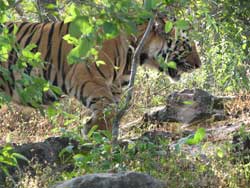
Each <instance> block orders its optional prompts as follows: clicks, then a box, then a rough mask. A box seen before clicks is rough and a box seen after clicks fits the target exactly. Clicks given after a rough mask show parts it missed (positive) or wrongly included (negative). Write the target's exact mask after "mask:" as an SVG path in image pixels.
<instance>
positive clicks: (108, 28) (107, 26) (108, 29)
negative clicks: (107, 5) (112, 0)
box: [103, 22, 119, 38]
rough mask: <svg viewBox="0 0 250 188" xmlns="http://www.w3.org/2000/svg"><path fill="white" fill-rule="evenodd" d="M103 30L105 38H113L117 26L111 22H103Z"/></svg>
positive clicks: (116, 32) (116, 31)
mask: <svg viewBox="0 0 250 188" xmlns="http://www.w3.org/2000/svg"><path fill="white" fill-rule="evenodd" d="M103 30H104V32H105V34H106V36H107V38H113V37H115V36H116V35H117V34H118V33H119V32H118V29H117V26H116V25H115V24H114V23H112V22H105V23H104V24H103Z"/></svg>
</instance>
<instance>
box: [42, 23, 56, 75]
mask: <svg viewBox="0 0 250 188" xmlns="http://www.w3.org/2000/svg"><path fill="white" fill-rule="evenodd" d="M54 27H55V23H52V25H51V28H50V31H49V34H48V42H47V46H46V47H47V48H48V49H47V53H46V55H45V59H44V60H45V61H47V62H49V61H51V62H49V68H48V70H47V79H50V74H51V69H52V63H53V62H52V61H53V59H52V58H51V51H52V37H53V33H54ZM46 47H45V48H46Z"/></svg>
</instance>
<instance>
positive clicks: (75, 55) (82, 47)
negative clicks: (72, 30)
mask: <svg viewBox="0 0 250 188" xmlns="http://www.w3.org/2000/svg"><path fill="white" fill-rule="evenodd" d="M93 46H94V42H93V41H92V40H89V39H88V38H86V37H84V38H81V39H80V42H79V45H78V46H76V47H75V48H73V49H72V50H71V51H70V53H69V55H68V57H67V60H68V63H69V64H73V63H76V62H79V61H80V60H81V58H82V57H87V55H88V52H89V50H90V49H91V48H92V47H93Z"/></svg>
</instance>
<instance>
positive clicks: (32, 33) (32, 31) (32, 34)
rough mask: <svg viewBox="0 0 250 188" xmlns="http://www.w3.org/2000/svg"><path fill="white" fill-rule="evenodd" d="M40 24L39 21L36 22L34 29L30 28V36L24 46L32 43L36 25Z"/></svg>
mask: <svg viewBox="0 0 250 188" xmlns="http://www.w3.org/2000/svg"><path fill="white" fill-rule="evenodd" d="M38 24H39V23H36V24H34V25H33V27H32V29H31V30H30V36H29V37H28V38H27V40H26V41H25V44H24V47H26V46H27V45H28V44H30V41H31V39H32V37H33V36H34V32H35V29H36V26H37V25H38Z"/></svg>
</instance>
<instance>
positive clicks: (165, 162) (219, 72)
mask: <svg viewBox="0 0 250 188" xmlns="http://www.w3.org/2000/svg"><path fill="white" fill-rule="evenodd" d="M160 3H161V4H162V6H160V7H159V4H160ZM156 7H157V9H158V10H159V11H165V12H166V14H167V16H168V17H169V18H172V17H175V18H176V19H177V21H178V20H185V22H189V23H191V25H192V31H191V32H189V37H190V38H191V39H194V40H195V41H197V45H198V49H199V53H200V56H201V60H202V67H201V68H200V69H199V70H197V71H195V72H193V73H191V74H186V75H184V76H183V77H182V79H181V81H180V82H178V83H171V82H170V81H169V79H168V78H167V76H166V75H163V74H159V73H156V72H153V71H151V70H147V69H144V68H140V69H139V71H138V74H137V79H136V85H135V92H134V97H133V101H132V104H133V105H132V107H131V108H130V112H129V113H128V114H127V115H126V116H125V117H124V118H123V123H125V122H133V121H137V120H138V119H139V118H141V117H142V115H143V113H144V112H145V111H146V110H147V109H149V108H151V107H155V106H159V105H162V104H164V102H165V100H166V96H167V95H168V94H170V93H171V92H173V91H178V90H182V89H186V88H190V89H192V88H201V89H204V90H206V91H209V92H211V93H212V94H215V95H223V96H235V99H234V100H233V101H230V102H229V103H228V104H226V105H225V107H226V113H227V115H228V116H227V120H226V121H225V122H220V123H218V122H203V123H201V124H200V125H196V126H195V127H191V128H192V129H193V130H196V129H197V128H198V127H205V128H211V127H216V128H219V127H220V126H222V125H226V124H230V123H237V124H241V125H242V128H241V129H240V131H239V134H240V135H243V136H244V135H246V136H245V137H248V130H249V127H250V123H249V115H250V110H249V108H250V98H249V90H250V50H249V46H250V40H249V36H250V3H249V1H248V0H196V1H191V0H176V1H173V0H145V1H144V2H142V1H139V0H138V1H130V0H102V1H100V0H84V1H81V0H72V1H68V0H60V1H56V0H2V1H1V2H0V23H1V24H2V23H5V22H7V21H31V22H41V21H57V20H65V21H72V22H74V24H75V27H74V28H76V29H72V31H71V36H67V37H66V39H67V40H68V41H71V42H72V43H74V45H75V46H76V48H75V49H74V50H73V51H72V53H71V54H70V55H69V57H68V59H69V62H70V63H72V62H79V61H81V60H82V59H83V58H86V57H90V58H95V56H96V51H95V50H94V49H93V48H92V47H94V46H96V45H99V44H100V43H98V41H103V40H105V39H108V38H112V37H115V36H117V35H118V34H119V32H120V31H126V32H127V33H133V32H134V31H135V29H136V24H138V23H142V22H144V21H145V20H146V19H148V18H149V17H150V16H151V15H152V10H154V9H156ZM100 28H102V29H103V30H104V32H103V34H102V35H97V31H99V29H100ZM79 31H80V32H79ZM86 36H88V39H89V40H86ZM79 37H80V39H79V40H78V38H79ZM13 44H14V38H13V36H12V35H10V34H8V32H7V31H6V30H5V29H3V28H2V27H1V28H0V62H4V60H6V59H7V56H8V52H9V51H10V50H11V49H12V47H13ZM32 48H33V46H32V45H31V46H30V45H29V46H28V47H27V48H25V49H23V50H20V51H19V52H20V54H19V57H20V58H19V59H20V61H21V62H20V65H21V66H20V67H19V68H20V69H23V68H24V67H26V66H27V65H28V64H29V63H33V64H32V65H36V66H40V65H39V62H40V61H39V54H32V53H31V50H32ZM0 71H1V72H2V73H5V75H6V77H7V76H8V72H6V70H4V69H2V68H0ZM21 81H22V82H23V83H25V84H26V86H27V87H26V88H25V89H23V90H22V91H21V95H22V97H23V100H24V102H26V103H27V102H29V103H32V104H33V105H34V106H37V107H39V105H38V104H39V102H40V101H41V96H42V95H41V93H42V92H43V91H46V90H49V89H52V90H53V91H55V92H59V91H58V89H57V88H55V87H53V86H51V85H50V84H49V83H48V82H46V81H45V80H42V79H40V78H36V77H29V76H27V75H24V76H23V78H22V80H21ZM6 104H7V105H6ZM0 106H2V108H1V110H0V137H1V140H0V144H1V145H2V146H5V147H3V148H2V149H1V150H0V168H1V169H2V170H3V171H5V173H7V174H8V171H7V166H8V165H12V166H16V165H17V162H16V158H22V156H19V155H18V154H15V153H13V151H12V149H11V147H10V144H8V143H11V142H15V143H19V144H22V143H27V142H38V141H43V140H44V139H46V138H48V137H51V136H56V135H63V136H67V137H70V138H72V139H75V140H79V141H80V143H82V145H84V144H86V143H85V142H84V141H83V140H82V138H81V136H80V135H79V129H80V128H81V127H82V126H83V125H84V121H85V120H86V115H87V114H88V111H87V110H86V109H84V108H83V106H82V105H81V104H79V103H78V102H77V101H76V100H74V99H71V98H68V97H66V98H65V99H64V100H63V101H61V102H60V103H55V104H54V105H53V107H49V108H48V109H47V110H46V111H44V112H43V114H41V111H42V110H40V111H39V110H33V109H28V110H24V109H23V108H22V107H20V106H18V105H15V104H12V103H10V99H9V97H8V96H6V95H5V94H4V93H0ZM181 127H182V125H177V124H170V123H166V124H164V125H149V126H147V127H141V126H137V127H135V128H133V130H130V131H129V134H128V133H127V132H126V130H124V134H123V135H122V136H124V138H125V137H126V138H134V137H136V136H138V135H141V134H143V133H144V132H145V131H149V130H168V131H171V132H174V133H176V134H177V135H180V136H179V137H180V138H181V137H182V131H183V130H182V128H181ZM105 135H106V136H103V133H102V134H101V133H98V132H97V133H93V134H92V135H90V137H91V139H90V140H91V144H92V145H93V146H96V147H94V149H92V150H91V151H89V152H88V153H74V151H73V150H72V146H68V147H67V148H65V149H64V150H63V151H62V152H61V154H60V157H61V162H62V163H63V164H65V165H66V164H73V165H74V168H73V170H72V171H70V172H68V171H66V170H58V171H56V173H55V169H54V168H52V167H46V168H44V167H41V166H39V165H38V164H34V166H35V167H34V168H35V169H36V171H37V172H36V176H31V175H30V174H22V176H21V177H22V179H21V181H19V182H15V180H13V179H12V178H11V176H10V178H9V181H8V182H7V184H6V186H7V185H9V186H10V187H11V186H13V184H15V185H16V186H19V187H47V186H49V185H51V184H53V183H55V182H56V181H59V180H65V179H70V178H71V177H75V176H78V175H82V174H86V173H93V172H110V171H114V172H117V171H122V170H136V171H141V172H146V173H148V174H151V175H153V176H155V177H158V178H161V179H162V180H164V181H166V182H168V184H169V185H170V187H202V186H203V187H249V186H250V166H249V163H247V164H245V163H244V162H243V161H244V160H241V158H240V157H237V159H239V160H238V161H237V162H236V163H231V162H230V161H232V159H233V158H234V157H235V156H232V155H231V153H230V151H231V150H232V147H233V146H232V144H231V142H230V138H227V139H220V138H214V139H211V140H210V139H208V138H207V139H206V140H204V141H203V142H200V143H199V144H198V145H196V146H195V154H194V155H187V154H186V153H185V149H188V150H190V147H192V148H191V149H194V148H193V147H194V146H187V145H186V144H183V143H181V144H180V143H179V142H177V143H179V145H180V146H182V147H183V148H185V149H183V150H180V151H178V152H177V151H176V150H174V151H171V152H170V153H171V154H170V155H169V156H166V155H165V153H164V154H161V155H160V154H159V151H163V150H164V151H167V148H168V147H169V144H170V145H171V140H160V143H157V144H156V143H154V142H151V141H150V140H142V141H137V142H131V144H129V146H128V148H126V149H124V148H122V147H117V148H112V147H111V144H110V135H109V134H108V133H105ZM97 146H98V147H97ZM204 152H205V154H206V156H207V161H206V160H205V159H203V158H202V157H201V156H202V155H201V154H202V153H204ZM204 160H205V162H204ZM52 174H53V175H52ZM177 183H178V184H177Z"/></svg>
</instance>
